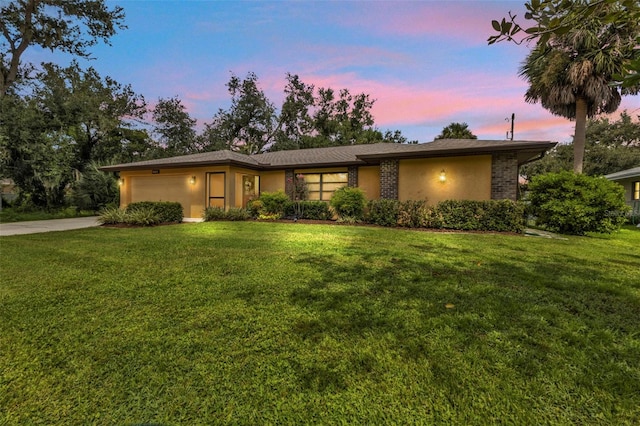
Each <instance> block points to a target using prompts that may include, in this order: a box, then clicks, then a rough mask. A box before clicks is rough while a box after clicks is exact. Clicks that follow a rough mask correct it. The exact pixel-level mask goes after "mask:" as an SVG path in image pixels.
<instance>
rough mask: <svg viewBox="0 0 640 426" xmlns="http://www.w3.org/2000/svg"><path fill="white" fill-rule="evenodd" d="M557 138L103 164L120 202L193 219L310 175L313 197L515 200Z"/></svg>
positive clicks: (448, 141)
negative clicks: (167, 205)
mask: <svg viewBox="0 0 640 426" xmlns="http://www.w3.org/2000/svg"><path fill="white" fill-rule="evenodd" d="M553 146H555V142H541V141H505V140H502V141H494V140H474V139H443V140H437V141H434V142H429V143H422V144H393V143H378V144H370V145H349V146H339V147H331V148H312V149H300V150H291V151H277V152H268V153H264V154H256V155H244V154H240V153H237V152H232V151H226V150H225V151H214V152H205V153H200V154H192V155H185V156H179V157H171V158H162V159H157V160H148V161H139V162H135V163H128V164H118V165H113V166H106V167H103V168H102V170H104V171H110V172H117V173H119V183H120V203H121V205H122V206H123V207H124V206H126V205H127V204H129V203H132V202H136V201H178V202H180V203H181V204H182V206H183V207H184V215H185V218H200V217H201V216H202V212H203V210H204V209H205V207H207V206H220V207H223V208H225V209H228V208H230V207H244V206H246V204H247V202H248V201H249V200H250V199H251V198H253V197H257V196H258V195H259V194H260V193H261V192H265V191H269V192H273V191H278V190H283V191H285V192H286V193H287V194H289V195H293V192H294V184H295V180H296V179H300V178H302V179H304V181H305V182H306V186H307V189H308V199H310V200H323V201H328V200H330V198H331V196H332V195H333V192H334V191H335V190H336V189H338V188H340V187H342V186H345V185H348V186H354V187H359V188H361V189H362V190H363V191H364V193H365V195H366V196H367V199H378V198H387V199H398V200H401V201H404V200H427V202H428V203H430V204H435V203H437V202H439V201H442V200H445V199H469V200H489V199H512V200H515V199H516V198H517V194H518V176H519V175H518V169H519V167H520V166H521V165H523V164H525V163H528V162H531V161H534V160H536V159H539V158H541V157H542V156H543V155H544V153H545V152H546V151H547V150H549V149H550V148H552V147H553Z"/></svg>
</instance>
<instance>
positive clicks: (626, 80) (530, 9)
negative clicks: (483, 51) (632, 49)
mask: <svg viewBox="0 0 640 426" xmlns="http://www.w3.org/2000/svg"><path fill="white" fill-rule="evenodd" d="M611 6H617V7H611ZM525 8H526V9H527V12H526V13H525V15H524V17H525V20H527V21H533V22H534V24H532V25H530V26H528V27H527V26H523V25H524V24H523V25H521V23H520V22H521V21H518V19H517V15H514V14H513V13H511V12H509V17H508V18H502V21H497V20H494V21H492V23H491V24H492V26H493V29H494V30H495V31H496V34H495V35H492V36H490V37H489V39H488V40H487V41H488V42H489V44H494V43H497V42H501V41H510V42H513V43H516V44H522V43H525V42H526V43H528V42H532V41H535V42H537V43H540V44H547V43H548V42H549V40H550V39H551V38H552V37H553V36H559V35H563V34H566V33H567V32H569V31H570V30H571V29H572V28H574V27H575V26H576V25H579V24H580V23H581V22H582V21H583V20H585V19H589V18H590V17H591V16H593V15H598V16H599V18H600V20H601V22H602V23H606V24H614V25H615V26H616V27H618V28H624V27H627V26H634V25H635V23H637V22H638V21H640V3H638V2H637V0H595V1H573V0H532V1H529V2H526V3H525ZM635 43H636V45H637V44H640V35H639V36H637V37H636V39H635ZM615 78H616V80H618V81H619V82H620V83H621V85H622V86H623V87H633V86H636V85H637V84H638V83H640V55H635V57H632V58H628V59H627V60H626V62H625V64H624V66H623V72H622V73H621V74H619V75H616V76H615Z"/></svg>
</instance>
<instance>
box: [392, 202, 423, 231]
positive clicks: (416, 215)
mask: <svg viewBox="0 0 640 426" xmlns="http://www.w3.org/2000/svg"><path fill="white" fill-rule="evenodd" d="M428 213H429V208H428V207H427V201H426V200H420V201H411V200H409V201H404V202H401V203H399V205H398V225H399V226H404V227H407V228H422V227H425V226H426V225H427V215H428Z"/></svg>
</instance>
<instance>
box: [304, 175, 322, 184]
mask: <svg viewBox="0 0 640 426" xmlns="http://www.w3.org/2000/svg"><path fill="white" fill-rule="evenodd" d="M304 180H305V182H307V183H314V182H320V174H308V175H304Z"/></svg>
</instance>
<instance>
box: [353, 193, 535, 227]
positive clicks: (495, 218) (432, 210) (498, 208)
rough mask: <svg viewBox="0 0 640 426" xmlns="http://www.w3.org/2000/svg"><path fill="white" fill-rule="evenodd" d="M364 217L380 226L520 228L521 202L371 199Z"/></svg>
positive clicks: (522, 219) (523, 221)
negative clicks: (429, 202)
mask: <svg viewBox="0 0 640 426" xmlns="http://www.w3.org/2000/svg"><path fill="white" fill-rule="evenodd" d="M364 221H365V222H367V223H372V224H376V225H380V226H401V227H408V228H435V229H455V230H465V231H499V232H523V231H524V226H525V219H524V205H523V204H522V203H517V202H514V201H510V200H487V201H474V200H447V201H442V202H440V203H438V204H437V205H435V206H427V203H426V202H425V201H397V200H371V201H369V203H368V205H367V213H366V214H365V216H364Z"/></svg>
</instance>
